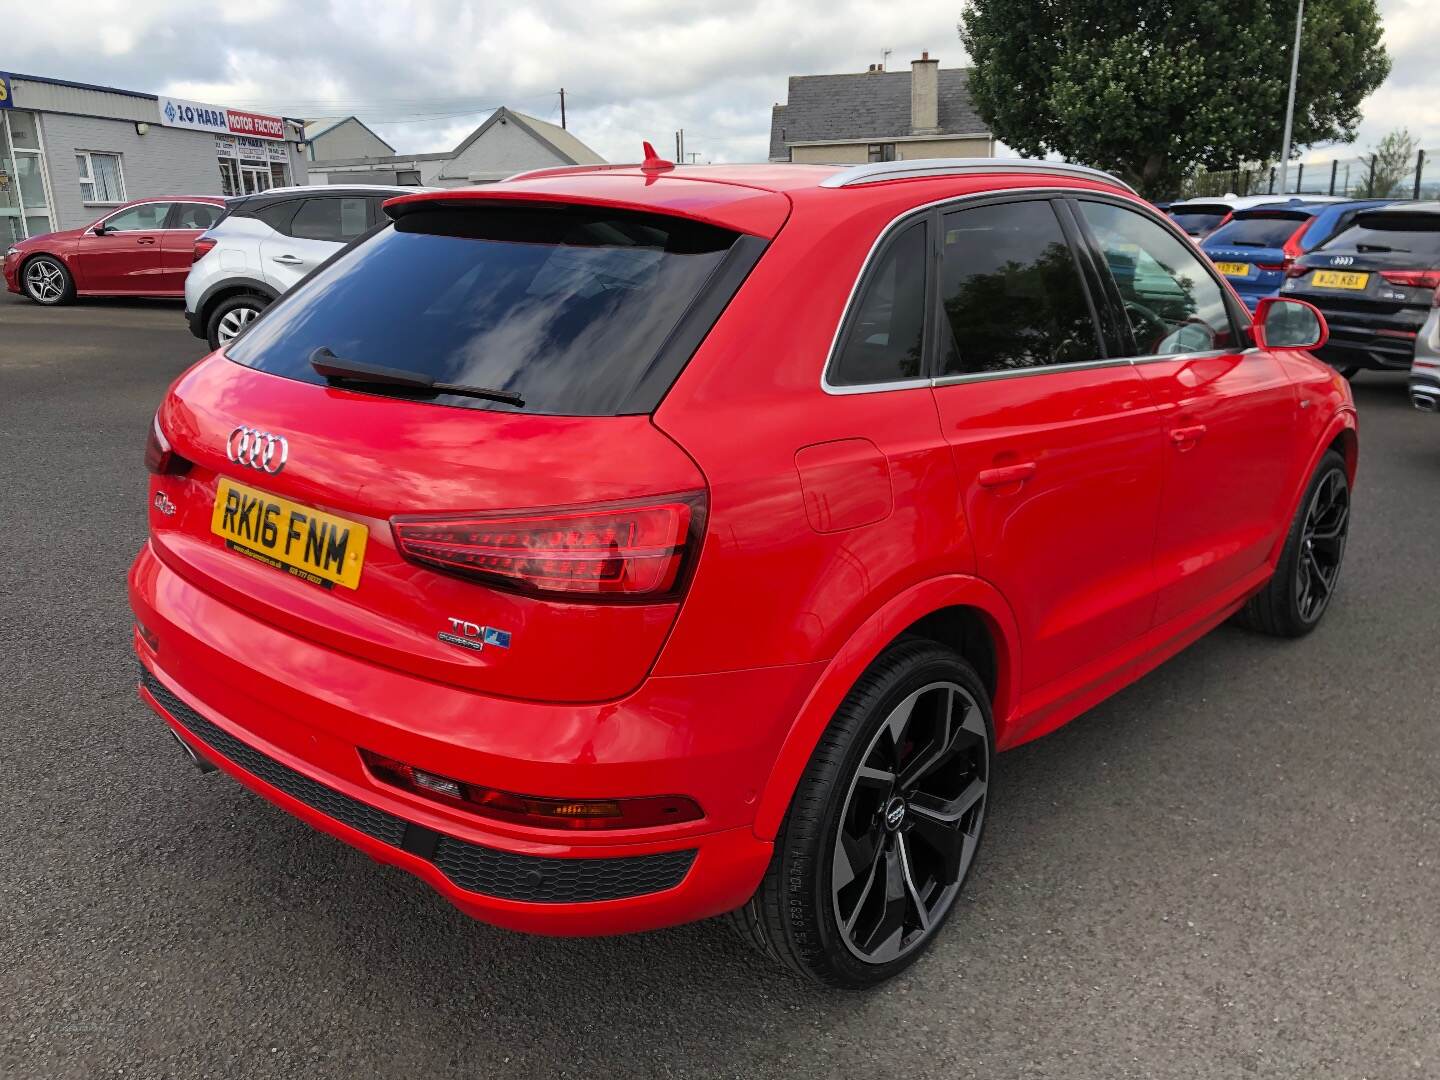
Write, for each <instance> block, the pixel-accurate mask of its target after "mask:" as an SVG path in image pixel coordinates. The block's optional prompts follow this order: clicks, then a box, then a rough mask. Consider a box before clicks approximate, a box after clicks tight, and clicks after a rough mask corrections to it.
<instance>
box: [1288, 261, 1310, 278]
mask: <svg viewBox="0 0 1440 1080" xmlns="http://www.w3.org/2000/svg"><path fill="white" fill-rule="evenodd" d="M1309 272H1310V267H1308V266H1296V265H1293V264H1292V265H1290V266H1288V267H1286V268H1285V276H1286V277H1294V278H1301V277H1304V276H1305V275H1306V274H1308V273H1309Z"/></svg>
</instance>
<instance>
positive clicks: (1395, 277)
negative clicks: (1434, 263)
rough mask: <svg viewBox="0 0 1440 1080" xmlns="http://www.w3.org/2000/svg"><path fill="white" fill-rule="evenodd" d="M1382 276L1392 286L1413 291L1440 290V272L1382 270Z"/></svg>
mask: <svg viewBox="0 0 1440 1080" xmlns="http://www.w3.org/2000/svg"><path fill="white" fill-rule="evenodd" d="M1380 276H1381V277H1382V278H1384V279H1385V280H1386V281H1388V282H1389V283H1390V284H1391V285H1401V286H1404V287H1406V288H1411V289H1440V270H1381V271H1380Z"/></svg>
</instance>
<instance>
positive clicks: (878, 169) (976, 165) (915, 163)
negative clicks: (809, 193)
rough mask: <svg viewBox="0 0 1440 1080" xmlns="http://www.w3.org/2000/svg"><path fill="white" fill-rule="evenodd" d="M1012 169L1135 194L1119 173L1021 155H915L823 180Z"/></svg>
mask: <svg viewBox="0 0 1440 1080" xmlns="http://www.w3.org/2000/svg"><path fill="white" fill-rule="evenodd" d="M986 172H991V173H993V172H1011V173H1038V174H1041V175H1045V176H1068V177H1078V178H1081V179H1085V180H1103V181H1105V182H1106V183H1107V184H1115V185H1117V186H1118V187H1122V188H1124V189H1125V190H1126V191H1128V192H1130V193H1131V194H1132V195H1133V194H1138V192H1136V191H1135V189H1134V188H1132V187H1131V186H1130V185H1129V184H1127V183H1125V181H1124V180H1121V179H1120V178H1119V177H1118V176H1114V175H1112V174H1110V173H1107V172H1102V171H1101V170H1099V169H1092V168H1089V167H1088V166H1086V165H1071V164H1069V163H1068V162H1064V161H1035V160H1030V159H1021V158H911V159H909V160H905V161H876V162H872V163H871V164H869V165H855V166H853V167H851V168H849V169H844V170H842V171H840V172H837V173H835V174H834V175H832V176H827V177H826V178H825V179H824V180H821V181H820V186H821V187H827V188H843V187H855V186H857V185H859V184H878V183H881V182H882V181H885V180H911V179H918V178H920V177H927V176H963V175H964V174H966V173H986Z"/></svg>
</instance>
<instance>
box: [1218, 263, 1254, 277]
mask: <svg viewBox="0 0 1440 1080" xmlns="http://www.w3.org/2000/svg"><path fill="white" fill-rule="evenodd" d="M1215 269H1216V270H1219V271H1220V273H1222V274H1224V275H1225V276H1226V277H1249V276H1250V264H1249V263H1228V262H1217V263H1216V264H1215Z"/></svg>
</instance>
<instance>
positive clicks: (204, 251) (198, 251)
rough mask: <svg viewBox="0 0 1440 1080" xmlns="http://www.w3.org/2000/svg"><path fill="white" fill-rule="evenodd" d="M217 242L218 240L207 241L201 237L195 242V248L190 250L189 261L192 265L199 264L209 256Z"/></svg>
mask: <svg viewBox="0 0 1440 1080" xmlns="http://www.w3.org/2000/svg"><path fill="white" fill-rule="evenodd" d="M219 242H220V241H218V240H208V239H206V238H205V237H203V236H202V237H201V238H200V239H199V240H196V241H195V246H194V247H193V248H192V249H191V250H190V261H191V262H192V263H197V262H199V261H200V260H201V259H203V258H204V257H205V256H206V255H209V254H210V251H211V249H212V248H214V247H215V245H216V244H218V243H219Z"/></svg>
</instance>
